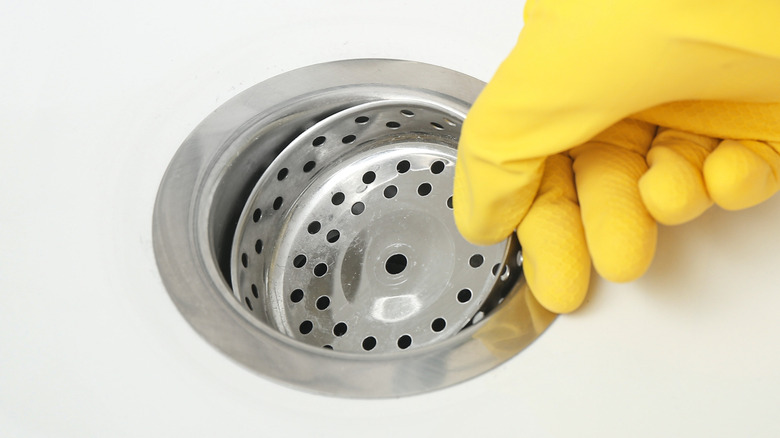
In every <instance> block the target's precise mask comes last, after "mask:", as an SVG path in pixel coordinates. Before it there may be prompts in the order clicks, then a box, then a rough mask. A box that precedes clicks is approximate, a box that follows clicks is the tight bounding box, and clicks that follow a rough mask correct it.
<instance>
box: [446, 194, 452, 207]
mask: <svg viewBox="0 0 780 438" xmlns="http://www.w3.org/2000/svg"><path fill="white" fill-rule="evenodd" d="M447 207H448V208H450V209H452V196H450V197H449V198H447Z"/></svg>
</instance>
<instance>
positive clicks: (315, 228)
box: [306, 221, 322, 234]
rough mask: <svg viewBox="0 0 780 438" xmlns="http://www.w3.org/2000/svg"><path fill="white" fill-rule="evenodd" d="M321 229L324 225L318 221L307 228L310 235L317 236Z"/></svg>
mask: <svg viewBox="0 0 780 438" xmlns="http://www.w3.org/2000/svg"><path fill="white" fill-rule="evenodd" d="M320 228H322V225H321V224H320V223H319V222H317V221H313V222H312V223H310V224H309V226H308V227H306V230H307V231H308V232H309V234H317V233H319V232H320Z"/></svg>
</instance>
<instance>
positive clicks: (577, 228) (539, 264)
mask: <svg viewBox="0 0 780 438" xmlns="http://www.w3.org/2000/svg"><path fill="white" fill-rule="evenodd" d="M517 237H518V239H519V240H520V244H521V245H522V247H523V270H524V272H525V277H526V281H527V282H528V285H529V287H530V288H531V291H532V292H533V294H534V296H535V297H536V299H537V301H539V303H540V304H541V305H542V306H544V307H545V308H546V309H547V310H550V311H552V312H556V313H567V312H571V311H573V310H575V309H577V308H578V307H579V306H580V305H581V304H582V302H583V300H585V296H586V294H587V291H588V282H589V281H590V256H589V255H588V249H587V246H586V244H585V231H584V230H583V228H582V219H581V216H580V208H579V206H578V205H577V193H576V191H575V189H574V175H573V173H572V168H571V159H570V158H569V157H568V156H565V155H561V154H557V155H552V156H550V157H548V158H547V162H546V164H545V168H544V174H543V176H542V180H541V185H540V187H539V194H538V195H537V197H536V200H535V201H534V203H533V205H532V206H531V209H530V210H529V211H528V214H527V215H526V216H525V219H523V222H521V223H520V226H519V227H518V228H517Z"/></svg>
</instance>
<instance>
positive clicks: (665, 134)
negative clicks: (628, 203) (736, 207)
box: [639, 129, 718, 225]
mask: <svg viewBox="0 0 780 438" xmlns="http://www.w3.org/2000/svg"><path fill="white" fill-rule="evenodd" d="M717 145H718V140H717V139H714V138H712V137H707V136H703V135H697V134H692V133H689V132H684V131H678V130H675V129H659V132H658V134H657V135H656V137H655V139H654V140H653V144H652V145H651V147H650V151H649V152H648V153H647V164H648V166H650V168H649V169H648V170H647V172H645V174H644V175H642V177H641V178H640V179H639V192H640V193H641V195H642V201H643V202H644V204H645V207H647V210H648V211H649V212H650V215H651V216H653V218H654V219H655V220H656V221H658V222H660V223H662V224H666V225H678V224H682V223H684V222H688V221H690V220H692V219H695V218H697V217H699V215H701V214H702V213H704V212H705V211H706V210H707V209H708V208H709V207H710V206H711V205H712V200H711V199H710V196H709V194H708V193H707V187H706V186H705V184H704V177H703V176H702V166H703V165H704V160H705V159H706V158H707V156H708V155H709V154H710V152H712V150H713V149H715V146H717Z"/></svg>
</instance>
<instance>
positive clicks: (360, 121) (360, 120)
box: [355, 116, 368, 125]
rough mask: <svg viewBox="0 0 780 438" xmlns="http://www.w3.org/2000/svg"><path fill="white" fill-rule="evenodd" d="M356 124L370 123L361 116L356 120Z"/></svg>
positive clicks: (366, 118)
mask: <svg viewBox="0 0 780 438" xmlns="http://www.w3.org/2000/svg"><path fill="white" fill-rule="evenodd" d="M355 123H357V124H358V125H365V124H366V123H368V117H366V116H360V117H358V118H356V119H355Z"/></svg>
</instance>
